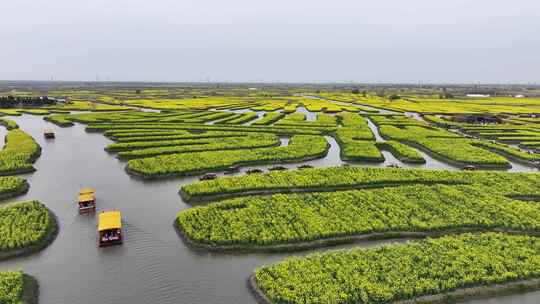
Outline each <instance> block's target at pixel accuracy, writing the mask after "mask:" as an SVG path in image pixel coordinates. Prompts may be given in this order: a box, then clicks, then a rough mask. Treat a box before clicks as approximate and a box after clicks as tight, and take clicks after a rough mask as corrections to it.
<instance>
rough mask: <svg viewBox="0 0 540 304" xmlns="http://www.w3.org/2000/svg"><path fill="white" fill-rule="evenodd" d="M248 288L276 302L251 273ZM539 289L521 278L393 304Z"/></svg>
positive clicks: (264, 302) (261, 302)
mask: <svg viewBox="0 0 540 304" xmlns="http://www.w3.org/2000/svg"><path fill="white" fill-rule="evenodd" d="M247 285H248V288H249V290H250V291H251V292H252V293H253V296H254V297H255V299H256V300H257V303H258V304H276V302H272V300H270V299H269V298H268V297H267V296H266V294H264V291H263V290H262V289H261V288H260V287H259V284H258V282H257V278H256V277H255V274H251V275H250V276H249V277H248V279H247ZM536 290H540V279H530V280H521V281H517V282H509V283H505V284H492V285H488V286H478V287H470V288H460V289H457V290H454V291H451V292H446V293H443V294H438V295H429V296H422V297H418V298H416V299H413V300H401V301H395V302H393V303H394V304H448V303H455V302H461V301H467V300H481V299H488V298H493V297H497V296H504V295H512V294H519V293H525V292H530V291H536Z"/></svg>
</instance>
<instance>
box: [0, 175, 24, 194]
mask: <svg viewBox="0 0 540 304" xmlns="http://www.w3.org/2000/svg"><path fill="white" fill-rule="evenodd" d="M5 183H8V184H10V185H5ZM29 189H30V185H29V184H28V181H27V180H25V179H22V178H18V177H13V176H4V177H0V200H4V199H7V198H12V197H16V196H19V195H23V194H26V193H27V192H28V190H29Z"/></svg>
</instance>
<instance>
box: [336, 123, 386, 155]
mask: <svg viewBox="0 0 540 304" xmlns="http://www.w3.org/2000/svg"><path fill="white" fill-rule="evenodd" d="M336 116H337V118H338V120H339V121H340V123H341V125H342V127H341V128H338V129H337V131H336V141H337V142H338V143H339V145H340V147H341V158H342V159H344V160H354V161H367V162H384V156H383V155H382V154H381V152H380V151H379V149H378V148H377V146H376V145H375V137H374V136H373V132H371V129H370V128H369V127H368V124H367V121H366V120H365V119H364V118H363V117H361V116H359V115H357V114H352V113H343V114H338V115H336Z"/></svg>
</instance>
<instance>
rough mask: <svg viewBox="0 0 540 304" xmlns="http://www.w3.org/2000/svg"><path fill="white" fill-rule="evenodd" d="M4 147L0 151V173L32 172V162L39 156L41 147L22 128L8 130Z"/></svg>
mask: <svg viewBox="0 0 540 304" xmlns="http://www.w3.org/2000/svg"><path fill="white" fill-rule="evenodd" d="M5 140H6V144H5V146H4V149H3V150H2V151H0V175H12V174H18V173H25V172H32V171H34V170H35V169H34V167H33V166H32V163H33V162H34V161H35V160H36V159H37V158H38V157H39V155H40V153H41V147H40V146H39V145H38V144H37V143H36V141H35V140H34V139H33V138H32V136H30V135H28V134H27V133H25V132H24V131H22V130H19V129H14V130H11V131H8V134H7V136H6V139H5Z"/></svg>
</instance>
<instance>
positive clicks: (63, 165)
mask: <svg viewBox="0 0 540 304" xmlns="http://www.w3.org/2000/svg"><path fill="white" fill-rule="evenodd" d="M13 120H15V121H17V122H18V123H19V125H20V126H21V128H22V129H23V130H24V131H26V132H29V133H30V134H31V135H32V136H33V137H34V138H35V139H36V140H37V141H38V142H39V144H40V145H41V146H42V148H43V150H42V155H41V157H40V158H39V160H38V161H37V162H36V164H35V167H36V168H37V171H36V172H35V173H32V174H28V175H24V177H25V178H27V179H28V181H29V183H30V186H31V187H30V191H29V192H28V194H26V195H24V196H21V197H17V198H16V199H11V200H7V201H4V202H3V203H5V202H9V201H21V200H30V199H37V200H40V201H41V202H43V203H45V204H46V205H47V206H48V207H49V208H50V209H51V210H53V212H54V213H55V214H56V215H57V217H58V221H59V224H60V233H59V235H58V238H57V239H56V240H55V241H54V242H53V243H52V244H51V245H50V246H49V247H48V248H46V249H45V250H43V251H41V252H40V253H37V254H33V255H30V256H28V257H22V258H17V259H12V260H8V261H3V262H0V270H23V271H25V272H27V273H29V274H32V275H34V276H35V277H37V278H38V280H39V282H40V303H41V304H61V303H66V304H68V303H69V304H79V303H80V304H88V303H114V304H123V303H126V304H134V303H137V304H138V303H152V304H154V303H177V304H180V303H200V304H211V303H255V301H254V298H253V297H252V295H251V294H250V292H249V291H248V289H247V287H246V281H245V280H246V277H247V276H248V275H249V274H250V273H251V272H252V271H253V269H255V268H257V267H260V266H262V265H265V264H270V263H274V262H277V261H279V260H281V259H283V258H285V257H286V256H289V255H291V254H219V253H207V252H198V251H194V250H192V249H191V248H188V247H186V246H185V245H184V243H183V242H182V241H181V240H180V239H179V238H178V236H177V235H176V233H175V231H174V229H173V227H172V223H173V220H174V218H175V215H176V213H177V212H178V211H180V210H182V209H185V208H189V205H187V204H185V203H184V202H182V200H181V198H180V197H179V195H178V194H177V192H178V187H179V185H181V184H185V183H191V182H194V181H195V178H183V179H173V180H160V181H157V182H142V181H140V180H137V179H133V178H131V177H129V176H128V175H127V174H126V173H125V172H124V163H122V162H120V161H118V160H117V159H116V158H115V157H114V156H113V155H109V154H107V153H106V152H105V151H104V150H103V148H104V147H105V146H106V145H107V144H109V143H111V141H110V140H108V139H107V138H105V137H104V136H102V135H101V134H93V133H86V132H85V131H84V126H81V125H75V126H74V127H70V128H57V127H55V126H54V125H52V124H50V123H47V122H45V121H43V120H42V118H41V117H39V116H31V115H24V116H22V117H14V118H13ZM46 127H53V128H55V129H56V135H57V138H56V139H55V140H52V141H45V140H44V139H43V136H42V132H43V129H45V128H46ZM2 129H3V128H0V130H2ZM3 134H5V132H3V131H0V135H3ZM327 139H328V140H329V142H330V143H331V145H332V148H331V150H330V153H329V155H328V156H327V157H326V158H324V159H320V160H314V161H310V162H306V163H311V164H313V165H322V166H330V165H339V164H341V163H342V161H341V160H339V156H338V155H339V147H337V145H336V144H335V141H334V140H333V139H332V138H331V137H327ZM283 144H285V145H286V144H287V142H286V140H284V143H283ZM291 166H292V165H291ZM83 186H90V187H94V188H95V189H96V190H97V193H96V194H97V206H98V210H104V209H118V210H121V211H122V214H123V218H124V228H125V237H126V239H125V243H124V244H123V245H122V246H116V247H109V248H101V249H100V248H97V246H96V224H97V222H96V216H94V215H79V214H78V213H77V208H76V205H75V198H76V193H77V191H78V190H79V189H80V188H81V187H83ZM378 244H381V242H364V243H361V244H360V245H359V244H356V245H346V246H341V247H356V246H362V247H370V246H376V245H378ZM333 248H337V247H333ZM323 250H327V249H323ZM309 252H312V251H308V252H300V253H295V254H296V255H303V254H306V253H309ZM539 302H540V292H535V293H528V294H524V295H518V296H510V297H501V298H497V299H490V300H484V301H472V302H469V303H475V304H480V303H484V304H485V303H490V304H510V303H526V304H533V303H539Z"/></svg>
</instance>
